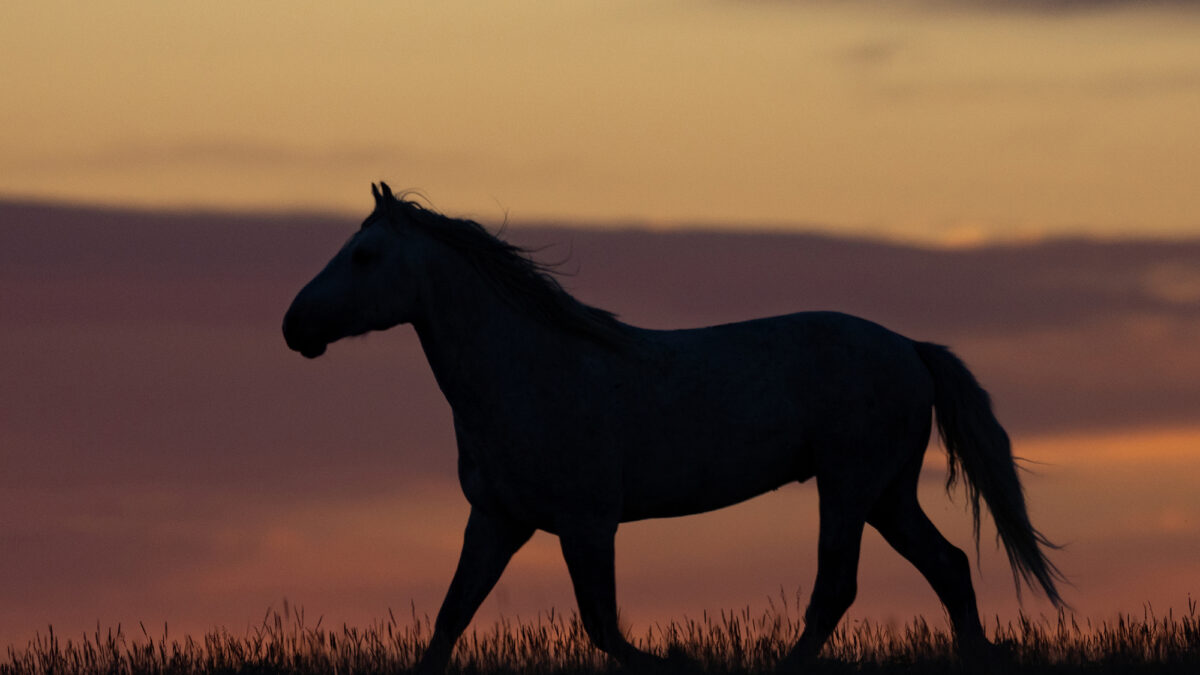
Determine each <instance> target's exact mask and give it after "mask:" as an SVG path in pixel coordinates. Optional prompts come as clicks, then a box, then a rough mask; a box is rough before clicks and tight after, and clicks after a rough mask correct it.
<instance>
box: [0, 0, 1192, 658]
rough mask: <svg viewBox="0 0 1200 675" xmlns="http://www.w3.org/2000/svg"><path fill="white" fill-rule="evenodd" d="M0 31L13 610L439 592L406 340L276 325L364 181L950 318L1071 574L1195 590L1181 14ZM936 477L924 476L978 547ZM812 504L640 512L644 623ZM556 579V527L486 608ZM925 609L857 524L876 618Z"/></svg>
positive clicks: (377, 604) (446, 463) (641, 300)
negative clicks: (325, 346) (319, 353)
mask: <svg viewBox="0 0 1200 675" xmlns="http://www.w3.org/2000/svg"><path fill="white" fill-rule="evenodd" d="M0 45H2V46H0V54H2V55H3V59H0V76H2V77H0V82H2V83H3V87H4V92H5V93H4V101H5V105H3V106H0V381H3V382H4V386H3V388H0V644H10V643H20V642H21V641H23V640H25V639H27V638H28V637H30V636H31V635H32V634H33V632H34V631H37V630H43V631H44V629H45V626H46V625H47V624H48V623H53V624H54V625H55V627H56V629H57V630H58V631H59V632H60V633H68V634H78V633H79V632H81V631H83V630H87V629H89V628H92V629H94V627H95V623H96V621H100V622H102V623H103V624H105V625H107V624H108V623H110V622H111V623H112V624H114V625H115V623H116V622H117V621H123V622H124V623H125V625H126V626H128V625H134V624H135V623H136V622H137V621H138V620H143V621H145V622H146V623H147V625H159V624H161V622H163V621H169V622H170V623H171V625H172V626H174V627H178V629H180V630H190V631H199V630H204V629H206V628H211V627H213V626H217V625H223V626H226V627H228V628H230V629H231V630H235V631H236V630H240V629H243V628H244V627H245V626H246V625H248V624H251V623H253V622H255V621H256V620H258V619H259V618H261V615H262V613H263V611H264V610H265V609H266V607H267V606H268V605H274V606H279V605H280V603H281V602H282V600H283V599H284V598H288V599H289V600H290V601H291V602H294V603H298V604H303V605H305V606H306V607H308V610H309V612H310V613H311V614H312V615H314V616H315V615H319V614H324V615H326V616H327V617H328V619H327V621H337V622H340V621H343V620H345V621H351V622H359V623H367V622H369V621H370V620H371V619H373V618H381V617H383V616H384V615H386V612H387V609H388V608H389V607H391V608H394V609H396V611H397V613H400V612H401V611H407V609H408V607H409V603H410V601H411V602H412V603H413V605H414V606H415V607H416V608H417V610H418V611H419V612H421V613H429V614H433V613H435V612H436V610H437V606H438V603H439V602H440V598H441V594H442V593H443V592H444V590H445V587H446V585H447V584H448V582H449V577H450V573H451V571H452V568H453V564H454V562H455V559H456V556H457V549H458V544H459V541H460V536H461V530H462V526H463V524H464V523H465V515H466V511H467V507H466V504H465V501H464V500H463V498H462V497H461V495H460V494H459V492H458V488H457V485H456V483H455V476H454V455H453V438H452V433H451V429H450V415H449V409H448V407H447V406H446V405H445V403H444V401H443V400H442V399H441V398H440V394H439V393H438V391H437V388H436V386H435V384H434V382H433V379H432V375H431V374H430V373H429V370H428V367H427V366H426V365H425V363H424V361H423V359H422V356H421V354H420V350H419V346H418V345H417V343H416V340H415V337H414V336H413V335H412V333H411V330H410V329H407V328H403V329H397V330H396V331H394V332H393V333H392V334H389V335H386V336H373V337H370V338H367V339H364V340H355V341H352V342H349V343H347V344H340V345H336V346H335V347H333V348H331V350H330V352H329V354H328V355H326V356H325V357H323V358H322V359H320V360H318V361H314V362H307V361H304V360H302V359H301V358H300V357H299V356H297V355H295V354H293V353H290V352H288V351H287V349H286V346H285V345H284V343H283V340H282V338H281V336H280V335H279V321H280V318H281V317H282V313H283V311H284V309H285V308H286V306H287V303H288V302H289V301H290V300H291V297H292V296H293V295H294V293H295V292H296V291H297V290H298V289H299V288H300V286H302V285H303V283H304V282H306V281H307V280H308V278H310V277H311V275H312V274H313V273H315V272H316V271H317V270H318V269H319V268H320V266H321V265H322V264H323V263H324V261H325V260H326V259H327V258H328V257H329V256H331V255H332V254H333V252H334V251H335V250H336V248H337V246H338V245H339V244H340V242H341V241H343V240H344V239H345V237H346V236H347V235H348V234H349V233H350V232H352V231H353V228H354V227H356V225H357V223H358V222H359V220H361V218H362V216H363V215H365V213H366V211H367V210H368V209H369V207H370V201H369V194H368V189H369V184H370V182H371V181H375V180H379V179H384V180H387V181H389V182H390V183H391V184H392V185H393V186H394V187H397V188H415V189H418V190H420V191H421V193H422V194H423V195H425V196H426V198H427V199H428V200H429V201H430V202H431V203H432V204H433V205H434V206H435V207H437V208H438V209H440V210H443V211H445V212H447V213H450V214H452V215H462V216H469V217H473V218H476V219H478V220H480V221H482V222H484V223H485V224H487V225H489V226H495V227H498V226H499V225H500V224H501V223H502V222H504V221H505V220H506V219H507V220H508V221H509V223H510V225H511V228H510V232H511V233H512V236H513V237H514V238H515V239H517V240H519V241H522V242H529V243H533V244H552V245H555V247H554V248H552V249H551V254H550V255H551V257H553V256H554V255H555V254H556V253H559V252H563V251H568V250H569V252H570V256H571V262H570V263H569V264H568V269H570V270H574V271H575V272H576V274H575V275H574V276H571V277H569V278H567V279H566V280H565V282H564V283H566V285H567V286H568V287H569V288H570V289H571V290H572V291H573V292H576V293H578V294H579V295H580V297H582V298H584V299H585V300H587V301H589V302H593V303H595V304H597V305H599V306H602V307H605V308H607V309H611V310H613V311H615V312H617V313H618V314H620V315H621V316H622V317H623V318H625V319H626V320H628V321H630V322H632V323H636V324H639V325H646V326H651V327H657V328H669V327H683V326H696V325H705V324H710V323H717V322H724V321H734V320H738V319H745V318H751V317H755V316H764V315H770V314H776V313H782V312H788V311H796V310H802V309H836V310H842V311H848V312H852V313H856V314H860V315H862V316H866V317H868V318H871V319H873V320H877V321H880V322H881V323H884V324H885V325H888V326H889V327H892V328H894V329H896V330H898V331H900V332H903V333H905V334H907V335H910V336H912V337H914V338H918V339H927V340H933V341H937V342H945V343H948V344H951V345H953V346H954V347H955V348H956V350H957V351H958V352H959V353H960V355H962V356H963V358H964V359H965V360H966V361H967V362H968V363H969V364H970V365H971V366H972V367H973V368H974V369H975V370H976V372H977V373H978V374H979V376H980V379H981V380H982V381H983V382H984V384H985V385H986V386H988V388H989V389H990V390H991V391H992V393H993V395H994V398H995V400H996V403H997V408H998V410H999V412H1000V416H1001V420H1002V421H1003V422H1005V424H1006V425H1007V426H1008V427H1009V429H1010V431H1011V432H1012V434H1013V436H1014V439H1015V442H1016V452H1017V454H1018V455H1021V456H1022V457H1025V458H1028V459H1029V460H1031V463H1030V464H1029V465H1028V466H1029V468H1030V469H1031V470H1032V471H1031V472H1030V473H1028V474H1024V476H1025V480H1026V485H1027V491H1028V494H1029V498H1030V502H1031V505H1032V510H1033V515H1034V519H1035V522H1036V524H1037V525H1038V526H1039V527H1040V528H1041V529H1042V530H1043V531H1045V532H1046V534H1047V535H1048V536H1050V537H1051V538H1052V539H1054V540H1056V541H1060V542H1062V543H1064V544H1066V545H1067V548H1066V549H1065V550H1064V551H1062V552H1060V553H1058V554H1056V558H1055V559H1056V561H1058V562H1059V563H1060V566H1062V567H1063V569H1064V571H1065V572H1066V573H1067V574H1068V576H1069V577H1070V578H1071V580H1072V582H1073V584H1074V585H1073V586H1072V587H1071V588H1069V589H1068V590H1067V591H1066V593H1065V595H1066V598H1067V600H1068V602H1070V603H1072V605H1073V606H1074V607H1075V608H1076V609H1077V610H1079V611H1081V612H1082V613H1084V614H1086V615H1088V616H1095V617H1100V618H1105V617H1109V616H1112V615H1114V614H1115V613H1116V612H1120V611H1133V612H1140V611H1141V609H1142V606H1143V603H1147V602H1149V603H1153V604H1154V606H1155V607H1160V608H1161V607H1169V606H1172V605H1173V606H1176V607H1180V606H1182V605H1183V603H1184V602H1185V600H1186V598H1187V597H1188V594H1191V596H1192V597H1198V596H1200V563H1198V562H1197V561H1198V560H1200V498H1197V497H1196V496H1195V487H1194V485H1195V482H1196V479H1197V477H1200V350H1198V349H1197V348H1196V345H1198V344H1200V189H1197V186H1198V183H1197V179H1196V176H1197V171H1198V170H1200V124H1198V123H1197V122H1198V120H1200V9H1197V6H1196V5H1194V4H1193V3H1188V2H1183V1H1179V2H1171V1H1166V0H1164V1H1160V2H1153V1H1149V2H1142V1H1134V0H1129V1H1128V2H1124V1H1121V0H1097V1H1088V0H1058V1H1056V0H1021V1H1018V2H1003V1H1002V0H972V1H966V2H949V1H946V2H941V1H938V0H909V1H903V2H893V3H888V4H887V7H886V8H881V7H879V6H877V3H868V2H846V3H836V2H821V1H815V0H814V1H807V2H805V1H797V2H783V1H778V2H734V1H729V2H636V3H635V2H605V3H598V2H579V1H566V2H563V1H559V2H550V1H546V2H540V1H538V2H521V3H501V4H497V3H472V2H458V1H456V0H450V1H446V2H440V3H435V4H430V3H407V2H401V3H384V2H368V1H366V0H348V1H346V2H341V3H309V2H303V3H300V2H289V3H284V2H254V3H234V2H210V3H159V2H132V1H113V2H106V3H74V2H57V1H47V2H39V3H18V4H15V5H13V6H10V7H6V8H5V9H4V11H3V13H2V16H0ZM816 235H820V236H816ZM1064 237H1065V238H1064ZM943 466H944V459H943V454H942V452H941V450H940V449H936V448H934V449H932V450H931V452H930V453H929V460H928V461H927V474H928V475H927V477H926V478H927V479H926V480H925V481H924V483H923V488H922V490H923V492H922V500H923V503H924V504H925V505H926V508H927V510H928V511H929V512H930V515H931V517H933V519H934V520H935V521H936V522H938V524H939V526H941V527H943V528H944V530H945V532H946V533H947V536H948V537H949V538H950V539H951V540H952V541H954V542H955V543H956V544H957V545H959V546H960V547H963V548H964V549H971V548H972V547H971V544H970V538H969V537H970V534H969V530H970V524H969V516H968V515H967V514H966V512H965V511H964V510H963V500H962V497H961V495H960V496H959V497H958V499H957V501H954V502H951V501H949V500H947V499H946V497H945V496H944V495H943V494H942V491H941V488H940V481H941V480H942V478H943V472H942V468H941V467H943ZM815 505H816V491H815V489H814V488H813V486H812V485H806V486H803V487H791V488H788V489H784V490H780V491H779V492H778V493H773V494H771V495H769V496H767V497H763V498H760V499H758V500H754V501H751V502H748V503H746V504H744V505H740V506H738V507H736V508H733V509H729V510H726V511H722V512H718V513H714V514H709V515H705V516H701V517H696V518H689V519H675V520H670V521H654V522H647V523H639V524H635V525H632V526H629V527H626V528H623V529H622V530H621V535H620V536H619V538H618V561H617V564H618V574H619V581H618V583H619V596H620V601H621V603H622V606H623V608H624V614H623V616H624V618H625V619H626V621H627V622H628V623H629V624H630V625H631V626H633V627H634V628H635V629H637V630H643V631H644V630H645V628H646V627H647V626H648V625H649V624H650V623H652V622H654V621H665V620H668V619H671V618H681V617H682V616H683V615H684V614H687V615H689V616H697V615H699V613H700V612H701V611H704V610H709V611H714V610H719V609H722V608H739V609H740V608H741V607H743V606H746V605H751V606H753V607H756V608H761V607H764V606H765V599H766V597H767V596H768V595H772V596H777V594H778V593H779V590H780V588H781V587H782V588H784V589H785V593H786V594H788V595H789V597H790V596H791V595H792V594H793V593H794V592H795V591H796V590H797V589H799V590H800V591H801V592H802V596H803V597H804V598H805V600H804V601H806V598H807V592H808V590H810V589H811V582H812V577H813V574H814V573H815V562H814V560H815V555H814V554H815V541H816V539H815V533H816V512H815ZM990 536H991V534H990V533H989V532H988V531H987V530H986V529H985V541H984V546H983V551H982V552H983V560H982V561H981V565H980V569H979V570H978V571H977V572H976V583H977V584H978V590H979V596H980V605H981V607H980V608H981V610H982V613H983V615H984V617H985V618H988V617H992V616H993V615H996V616H1000V617H1001V618H1003V619H1005V620H1007V619H1010V618H1012V617H1014V616H1015V615H1016V611H1017V608H1018V604H1017V600H1016V597H1015V595H1014V593H1013V589H1012V584H1011V580H1010V577H1009V574H1008V571H1007V569H1006V566H1005V565H1006V564H1005V562H1004V560H1003V555H1002V554H1000V553H999V552H997V551H995V550H993V548H992V547H991V546H990V543H991V542H990ZM550 606H555V607H558V608H559V609H560V610H564V609H570V608H572V607H573V601H572V599H571V594H570V586H569V581H568V579H567V576H566V570H565V567H564V565H563V563H562V561H561V557H560V556H559V554H558V551H557V546H556V542H555V541H554V540H553V538H552V537H549V536H547V535H539V536H538V537H536V538H535V539H534V541H533V542H532V543H531V544H530V546H529V547H528V548H527V549H526V550H523V551H522V552H521V553H520V554H519V555H518V556H517V558H516V559H515V560H514V562H513V566H512V567H511V568H510V570H509V572H508V573H507V574H506V576H505V577H504V579H503V580H502V582H501V585H500V586H499V587H498V589H497V591H496V592H495V593H494V595H493V596H492V597H491V598H490V599H489V600H488V602H487V603H486V604H485V606H484V608H483V610H482V612H481V615H480V616H481V620H486V621H490V620H493V619H495V618H496V617H497V616H499V615H501V614H506V615H510V616H511V615H512V614H514V613H519V614H520V615H522V616H531V615H533V614H535V613H536V612H537V611H538V610H544V609H547V608H549V607H550ZM1025 609H1026V610H1027V611H1031V612H1034V613H1037V612H1044V611H1049V608H1048V605H1047V604H1046V603H1045V602H1044V601H1042V600H1041V599H1039V598H1037V597H1030V596H1028V595H1027V596H1026V599H1025ZM917 613H924V614H925V615H926V616H927V617H929V618H930V619H931V622H933V623H936V622H938V621H940V620H941V616H942V615H941V611H940V609H939V608H938V606H937V603H936V599H935V598H934V596H933V594H932V592H931V591H930V590H929V588H928V586H927V585H925V584H924V582H923V581H922V580H921V579H920V578H919V577H918V576H917V574H916V573H915V571H913V570H912V569H911V567H909V566H908V565H907V563H905V562H904V561H902V560H901V559H900V558H899V557H898V556H896V555H895V554H894V553H892V552H890V551H889V550H888V549H887V548H886V545H885V544H883V542H882V540H881V539H880V538H879V537H878V536H877V535H875V534H874V533H873V532H872V533H869V534H868V536H867V543H866V546H865V548H864V553H863V563H862V573H861V582H860V593H859V601H858V602H857V603H856V605H855V607H854V608H853V609H852V611H851V614H852V615H853V616H854V617H868V618H872V619H875V620H881V621H892V620H898V621H903V620H906V619H908V618H909V617H911V616H912V615H914V614H917ZM939 625H940V624H939Z"/></svg>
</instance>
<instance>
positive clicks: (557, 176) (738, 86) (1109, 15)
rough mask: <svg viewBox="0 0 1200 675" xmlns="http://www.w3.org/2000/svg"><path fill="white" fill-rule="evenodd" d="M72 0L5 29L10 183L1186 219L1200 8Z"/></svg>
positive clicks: (764, 216)
mask: <svg viewBox="0 0 1200 675" xmlns="http://www.w3.org/2000/svg"><path fill="white" fill-rule="evenodd" d="M879 4H880V3H866V2H849V3H834V2H821V1H796V2H783V1H778V2H735V1H712V2H670V1H666V2H651V3H646V2H621V1H618V2H606V3H596V2H582V1H580V0H568V1H566V2H550V1H549V0H546V1H536V0H535V1H530V2H521V3H503V4H487V3H475V2H463V1H459V0H450V1H448V2H441V3H436V4H433V5H430V4H428V3H411V2H398V3H382V2H374V1H368V0H349V1H347V2H341V3H336V4H330V3H314V2H299V3H283V2H255V3H234V2H212V3H199V4H195V3H157V2H144V1H131V0H116V1H114V2H106V3H73V2H56V1H54V0H51V1H50V2H44V3H41V2H40V3H19V4H16V5H14V6H11V7H6V9H5V20H4V21H3V22H0V23H2V24H3V25H2V26H0V41H2V43H3V44H4V45H5V47H4V56H5V58H4V66H3V69H4V70H3V74H4V87H5V90H6V93H5V97H6V100H7V101H9V102H10V104H9V105H5V106H3V109H2V110H0V148H2V149H3V153H2V154H0V194H6V195H9V196H20V197H38V198H49V199H63V200H71V201H82V202H88V203H95V202H101V203H105V204H119V205H129V204H138V205H153V206H171V207H180V206H202V207H210V208H218V209H221V208H253V209H260V210H279V209H285V210H288V209H314V208H315V209H322V210H350V209H354V208H357V204H358V201H357V198H356V195H357V194H358V193H359V192H360V191H361V186H362V184H363V183H364V182H369V181H371V180H377V179H380V178H383V179H387V180H390V181H391V183H392V184H393V185H395V186H398V187H399V186H403V187H408V188H418V189H421V190H422V191H423V192H424V193H425V194H427V195H428V196H429V197H430V198H432V199H433V200H434V201H435V203H437V204H439V205H442V206H443V207H444V208H447V209H453V210H455V211H457V212H460V213H470V214H475V215H477V216H478V217H480V218H484V219H490V220H498V219H500V218H501V217H503V214H505V213H508V214H509V215H510V216H511V217H514V218H517V219H521V220H533V219H567V220H571V221H573V222H590V223H610V224H611V223H613V222H617V221H632V222H638V223H645V224H651V225H660V226H666V225H671V224H679V223H685V222H686V223H692V224H701V225H707V224H720V225H725V226H746V225H749V224H752V225H754V226H757V227H763V226H770V227H784V228H786V227H789V226H795V225H798V224H800V225H806V226H809V227H818V228H827V229H831V230H834V231H839V232H849V231H853V232H858V233H866V234H876V235H886V236H890V237H894V238H901V239H908V240H912V239H916V240H924V241H929V240H933V241H950V242H956V243H961V242H972V241H977V240H980V239H996V238H1000V239H1014V238H1018V239H1020V238H1029V237H1035V236H1040V235H1044V234H1053V233H1063V232H1071V233H1081V234H1089V235H1105V236H1122V235H1128V234H1131V233H1137V234H1145V235H1155V236H1168V237H1169V236H1179V235H1180V234H1185V233H1189V232H1192V231H1195V230H1196V228H1197V227H1198V225H1200V223H1198V221H1197V215H1196V214H1197V213H1200V197H1197V192H1198V191H1197V190H1195V189H1194V178H1193V176H1194V172H1195V163H1196V159H1197V156H1198V155H1200V127H1198V125H1196V124H1195V123H1194V118H1195V111H1196V110H1197V109H1200V41H1197V40H1196V39H1195V37H1196V35H1197V33H1198V31H1200V11H1198V10H1197V9H1195V6H1194V4H1193V3H1187V2H1161V1H1160V2H1155V1H1153V0H1151V1H1149V2H1147V1H1144V0H1128V1H1121V0H1103V1H1088V0H1075V1H1068V0H1028V1H1025V2H1007V1H1001V0H976V1H974V2H961V3H948V2H938V1H936V0H925V1H921V0H908V1H902V2H894V3H887V6H886V7H880V6H879Z"/></svg>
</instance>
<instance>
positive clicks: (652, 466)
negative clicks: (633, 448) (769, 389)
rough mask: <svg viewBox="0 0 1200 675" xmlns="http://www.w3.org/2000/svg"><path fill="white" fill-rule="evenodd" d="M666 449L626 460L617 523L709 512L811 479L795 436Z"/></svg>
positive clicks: (807, 458)
mask: <svg viewBox="0 0 1200 675" xmlns="http://www.w3.org/2000/svg"><path fill="white" fill-rule="evenodd" d="M671 445H672V446H673V447H659V448H656V449H651V450H646V451H644V452H642V453H638V456H636V457H629V456H627V458H626V461H627V464H626V467H627V471H626V473H625V480H624V483H625V484H624V495H623V496H624V499H623V509H622V520H625V521H630V520H642V519H646V518H669V517H675V516H684V515H689V514H693V513H703V512H705V511H713V510H716V509H720V508H724V507H726V506H731V505H733V504H737V503H739V502H743V501H745V500H747V499H750V498H752V497H756V496H758V495H761V494H764V493H766V492H770V491H771V490H775V489H778V488H779V487H781V486H783V485H786V484H787V483H790V482H793V481H804V480H807V479H809V478H811V477H812V476H813V474H814V468H813V460H812V456H811V453H809V452H807V451H806V449H805V448H804V447H803V445H802V444H801V443H800V441H799V440H798V439H797V438H796V437H794V436H793V437H790V438H758V439H753V438H745V437H742V438H738V439H733V438H728V439H722V438H720V437H715V438H714V437H712V436H710V437H708V438H705V439H701V438H690V439H687V440H686V441H685V442H684V443H680V444H678V445H676V444H671Z"/></svg>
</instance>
